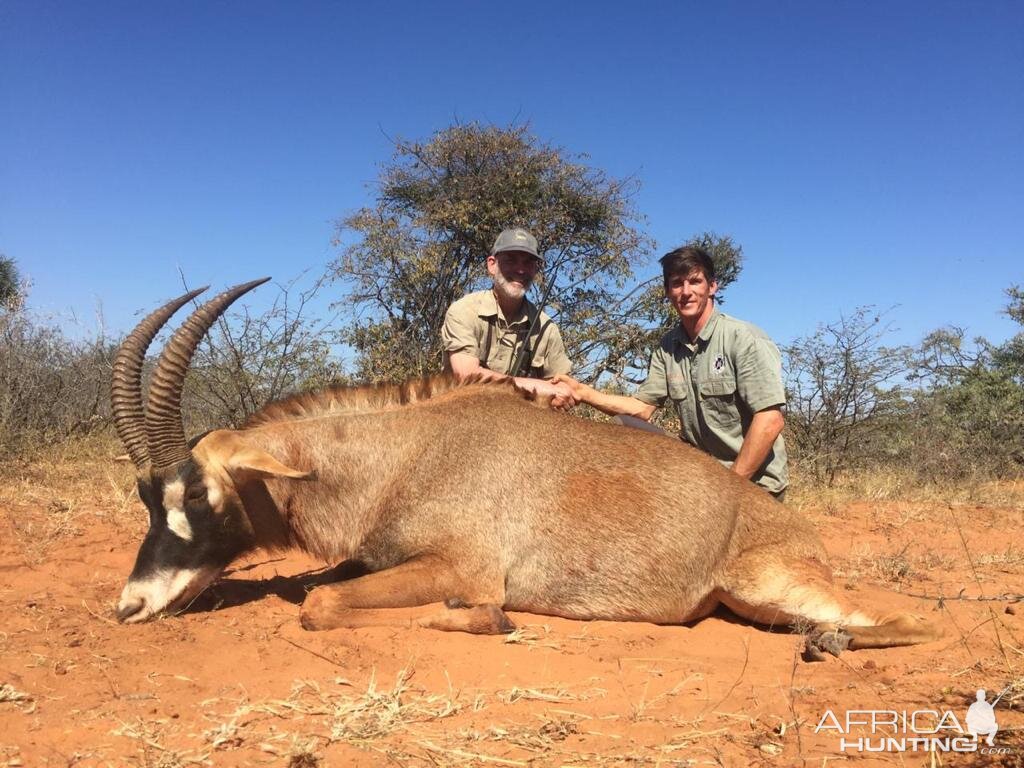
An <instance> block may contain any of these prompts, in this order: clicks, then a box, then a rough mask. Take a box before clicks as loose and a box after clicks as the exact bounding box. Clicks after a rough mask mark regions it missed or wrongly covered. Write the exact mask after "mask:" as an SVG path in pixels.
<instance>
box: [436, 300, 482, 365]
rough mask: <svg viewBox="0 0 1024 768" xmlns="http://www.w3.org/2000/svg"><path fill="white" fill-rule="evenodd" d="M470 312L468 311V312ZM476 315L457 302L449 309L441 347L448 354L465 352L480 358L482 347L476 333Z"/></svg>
mask: <svg viewBox="0 0 1024 768" xmlns="http://www.w3.org/2000/svg"><path fill="white" fill-rule="evenodd" d="M467 310H468V311H467ZM475 320H476V315H475V314H474V313H473V312H472V308H470V307H467V306H459V303H458V302H456V303H455V304H452V305H451V306H450V307H448V311H447V312H446V313H445V315H444V325H443V326H442V327H441V346H442V347H443V348H444V351H445V352H447V353H448V354H450V355H451V354H455V353H456V352H465V353H467V354H470V355H473V356H475V357H479V355H480V345H479V342H478V341H477V338H476V334H475V333H474V325H475V322H474V321H475Z"/></svg>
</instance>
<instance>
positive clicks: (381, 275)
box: [330, 124, 651, 381]
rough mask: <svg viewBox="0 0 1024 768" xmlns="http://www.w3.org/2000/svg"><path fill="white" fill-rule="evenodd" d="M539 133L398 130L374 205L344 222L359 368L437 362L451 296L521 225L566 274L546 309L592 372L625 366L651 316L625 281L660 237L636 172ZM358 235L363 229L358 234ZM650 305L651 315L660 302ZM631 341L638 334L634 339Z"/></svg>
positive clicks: (557, 273)
mask: <svg viewBox="0 0 1024 768" xmlns="http://www.w3.org/2000/svg"><path fill="white" fill-rule="evenodd" d="M583 159H584V158H581V157H572V156H569V155H567V154H566V153H565V152H564V151H563V150H562V149H559V148H557V147H553V146H551V145H549V144H546V143H544V142H541V141H540V140H538V139H537V138H536V137H534V136H533V135H532V134H531V133H530V132H529V130H528V127H527V126H514V127H509V128H499V127H494V126H484V125H479V124H469V125H456V126H453V127H450V128H447V129H445V130H442V131H440V132H438V133H436V134H434V135H433V136H432V137H431V138H430V139H429V140H428V141H426V142H423V143H421V142H405V141H398V142H396V144H395V152H394V156H393V157H392V158H391V161H390V162H389V163H388V164H386V165H385V166H384V167H383V169H382V170H381V174H380V179H379V182H378V186H379V192H378V195H377V199H376V203H375V205H374V206H373V207H370V208H364V209H362V210H359V211H356V212H355V213H353V214H351V215H350V216H347V217H346V218H344V219H343V220H341V221H340V222H339V223H338V225H337V236H336V240H335V242H336V244H337V245H338V246H339V247H340V248H341V253H340V255H339V257H338V258H337V259H336V260H334V261H333V262H332V263H331V265H330V270H331V272H332V275H333V277H334V279H335V280H337V281H338V282H340V283H341V284H342V285H343V286H344V288H345V289H346V295H345V299H344V300H343V304H344V305H345V306H347V307H348V308H349V309H351V310H352V317H351V320H350V322H349V324H348V325H347V326H346V327H345V328H344V329H343V331H342V334H341V341H344V342H345V343H348V344H350V345H351V346H352V347H353V348H354V349H355V350H356V353H357V358H356V366H357V371H356V375H357V378H360V379H362V380H369V381H385V380H398V379H403V378H407V377H409V376H415V375H422V374H425V373H430V372H433V371H436V370H438V369H439V367H440V364H441V348H440V331H441V326H442V324H443V322H444V314H445V311H446V310H447V308H448V306H449V305H450V304H451V303H452V302H453V301H455V300H456V299H458V298H459V297H461V296H462V295H463V294H465V293H466V292H467V291H470V290H474V289H477V288H479V287H481V286H483V285H485V284H486V272H485V270H484V268H483V265H484V257H485V255H486V254H487V252H488V250H489V249H490V247H491V244H492V243H493V241H494V238H495V237H496V236H497V234H498V232H500V231H501V230H502V229H504V228H506V227H510V226H523V227H526V228H528V229H529V230H530V231H531V232H533V234H534V235H535V236H536V237H537V240H538V243H539V246H540V249H541V251H542V252H543V254H544V256H545V265H544V271H543V275H542V276H541V277H540V278H539V279H538V283H539V284H540V285H539V286H538V289H539V288H540V287H541V286H543V285H544V283H543V281H544V280H551V281H553V282H554V285H553V288H552V291H551V294H550V297H549V300H548V304H547V307H546V310H547V311H548V313H549V314H551V315H552V316H553V317H554V319H555V320H556V322H557V323H558V324H559V327H560V328H561V329H562V332H563V337H564V338H565V342H566V346H567V349H568V352H569V356H570V358H571V359H572V360H573V361H574V363H575V365H576V371H577V373H578V374H579V375H581V376H582V377H584V378H596V375H598V373H599V372H600V371H602V370H604V369H606V368H614V367H615V362H614V359H615V358H619V357H621V356H622V355H623V354H624V352H623V345H622V344H621V343H618V342H617V341H615V340H616V339H618V338H620V337H623V338H626V339H636V338H639V334H638V333H637V331H636V330H635V328H636V327H637V326H639V325H642V324H643V323H645V322H646V323H649V322H650V317H649V316H648V315H644V314H643V313H640V314H638V313H636V312H631V311H630V308H631V307H632V306H634V305H642V304H643V300H644V291H643V290H642V289H639V290H635V291H632V292H625V293H624V288H625V286H626V285H627V284H629V283H630V282H631V281H632V280H633V279H634V270H635V269H636V268H637V267H638V266H640V265H642V264H644V262H645V259H646V257H647V255H648V253H649V251H650V248H651V242H650V240H649V238H647V237H646V236H645V235H644V234H642V233H641V231H640V230H639V229H638V224H639V223H640V217H639V215H638V214H637V212H636V210H635V208H634V207H633V205H632V203H631V199H630V198H631V195H632V193H633V191H634V190H635V188H636V183H635V181H634V180H632V179H625V180H617V179H611V178H609V177H608V176H607V175H605V174H604V173H602V172H601V171H599V170H595V169H593V168H590V167H588V166H586V165H585V164H584V163H583V162H582V160H583ZM353 236H354V237H353ZM648 314H649V313H648ZM626 346H628V344H627V345H626Z"/></svg>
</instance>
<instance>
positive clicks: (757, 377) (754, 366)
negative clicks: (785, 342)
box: [734, 333, 786, 413]
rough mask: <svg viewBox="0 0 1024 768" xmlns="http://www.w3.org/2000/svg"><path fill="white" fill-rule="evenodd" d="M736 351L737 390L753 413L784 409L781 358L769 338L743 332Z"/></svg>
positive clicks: (784, 395) (784, 391) (784, 394)
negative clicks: (782, 407) (770, 409)
mask: <svg viewBox="0 0 1024 768" xmlns="http://www.w3.org/2000/svg"><path fill="white" fill-rule="evenodd" d="M736 341H737V344H736V352H735V359H734V364H735V370H736V391H737V394H738V395H739V397H740V399H741V400H742V401H743V402H745V403H746V404H747V407H748V408H750V410H751V412H753V413H757V412H758V411H763V410H764V409H765V408H773V407H775V406H784V405H785V404H786V390H785V387H784V386H783V384H782V356H781V355H780V354H779V348H778V347H777V346H775V343H774V342H773V341H772V340H771V339H769V338H768V337H766V336H759V335H755V334H752V333H743V334H741V336H740V338H738V339H737V340H736Z"/></svg>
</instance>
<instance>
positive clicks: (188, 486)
mask: <svg viewBox="0 0 1024 768" xmlns="http://www.w3.org/2000/svg"><path fill="white" fill-rule="evenodd" d="M267 279H269V278H267ZM264 282H266V279H265V280H256V281H253V282H251V283H245V284H243V285H239V286H236V287H235V288H232V289H230V290H228V291H225V292H224V293H222V294H220V295H218V296H216V297H214V298H213V299H211V300H210V301H208V302H207V303H206V304H204V305H203V306H201V307H199V308H198V309H197V310H196V311H195V312H193V313H192V315H191V316H190V317H189V318H188V320H186V321H185V323H184V324H183V325H182V326H181V327H180V328H179V329H178V330H177V331H176V332H175V334H174V336H172V337H171V340H170V341H169V342H168V343H167V346H166V347H165V348H164V351H163V354H161V356H160V359H159V361H158V362H157V364H156V368H155V369H154V371H153V376H152V379H151V381H150V385H149V399H148V402H147V403H146V405H145V409H143V402H142V399H143V398H142V365H143V361H144V360H145V355H146V348H147V347H148V346H149V344H150V342H152V340H153V337H154V336H155V335H156V334H157V332H158V331H159V330H160V328H161V327H162V326H163V325H164V324H165V323H166V322H167V320H168V319H170V317H171V315H173V314H174V313H175V312H176V311H177V310H178V309H179V308H181V307H182V306H183V305H184V304H185V303H187V302H188V301H190V300H191V299H192V298H194V297H195V296H196V295H198V294H199V293H201V292H202V291H203V290H205V289H199V290H197V291H192V292H190V293H187V294H185V295H184V296H180V297H178V298H177V299H175V300H174V301H171V302H169V303H168V304H166V305H165V306H163V307H161V308H160V309H158V310H156V311H155V312H153V313H152V314H151V315H149V316H148V317H147V318H146V319H145V320H143V321H142V322H141V323H139V325H138V327H136V328H135V330H134V331H132V333H131V334H129V335H128V337H127V338H126V339H125V341H124V343H123V344H122V345H121V348H120V349H119V350H118V353H117V357H116V358H115V360H114V376H113V382H112V386H111V403H112V406H113V414H114V424H115V426H116V428H117V433H118V436H119V437H120V438H121V441H122V442H123V443H124V445H125V448H127V450H128V455H129V457H130V458H131V460H132V461H133V462H134V464H135V466H136V468H137V469H138V489H139V497H140V498H141V499H142V501H143V503H144V504H145V505H146V509H147V510H149V531H148V532H147V533H146V537H145V539H144V540H143V542H142V546H141V547H140V548H139V553H138V555H137V556H136V559H135V567H134V569H133V570H132V573H131V576H130V577H129V579H128V583H127V585H126V586H125V588H124V591H123V592H122V594H121V600H120V603H119V605H118V609H117V617H118V619H119V620H120V621H123V622H139V621H144V620H146V619H148V618H150V617H152V616H155V615H156V614H158V613H160V612H162V611H172V610H177V609H180V608H182V607H184V606H186V605H187V604H188V603H189V602H190V601H191V600H192V599H193V598H195V596H196V595H198V594H199V593H200V592H201V591H202V590H203V589H204V588H205V587H206V586H207V585H208V584H209V583H210V582H211V581H213V580H214V579H215V578H216V577H217V575H218V574H220V572H221V571H222V570H224V568H225V567H226V566H227V565H228V564H229V563H230V562H231V561H232V560H234V559H235V558H236V557H237V556H238V555H240V554H242V553H243V552H245V551H246V550H248V549H250V548H252V546H253V534H252V531H251V528H250V526H249V525H248V522H247V520H246V518H245V515H244V511H243V509H242V506H241V504H240V503H239V502H238V498H237V496H235V495H234V494H233V493H231V494H226V493H225V492H224V490H225V489H224V488H222V487H221V485H220V483H218V482H215V481H212V478H211V477H209V476H207V474H206V473H205V472H204V469H203V466H202V465H201V463H200V462H198V461H197V460H196V457H195V456H193V453H192V449H191V448H190V447H189V445H188V443H187V442H186V440H185V433H184V428H183V426H182V422H181V390H182V386H183V384H184V381H185V374H186V372H187V371H188V366H189V363H190V361H191V360H192V355H193V354H194V353H195V349H196V346H197V345H198V344H199V341H200V339H202V337H203V335H204V334H205V333H206V331H207V330H208V329H209V327H210V326H211V325H212V324H213V322H214V321H215V320H216V319H217V318H218V317H220V315H221V314H222V313H223V312H224V311H225V310H226V309H227V308H228V306H229V305H230V304H231V303H232V302H233V301H234V300H235V299H237V298H238V297H239V296H241V295H242V294H244V293H246V292H247V291H249V290H251V289H253V288H255V287H256V286H257V285H260V284H261V283H264Z"/></svg>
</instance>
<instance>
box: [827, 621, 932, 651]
mask: <svg viewBox="0 0 1024 768" xmlns="http://www.w3.org/2000/svg"><path fill="white" fill-rule="evenodd" d="M843 636H845V639H844V637H843ZM941 637H942V630H940V629H939V628H938V627H937V626H936V625H935V624H933V623H932V622H930V621H928V620H927V619H926V618H924V617H923V616H917V615H916V614H912V613H897V614H893V615H892V616H887V617H885V618H884V619H882V620H881V621H880V622H879V623H877V624H874V625H870V626H857V625H847V626H841V627H837V626H835V625H834V624H828V623H824V624H819V625H818V626H817V627H816V628H815V631H814V632H812V633H811V634H810V635H809V636H808V642H810V643H813V644H815V645H817V646H818V647H819V648H821V649H822V650H827V651H829V652H830V653H833V655H838V654H837V653H835V652H834V651H833V650H832V648H831V647H829V646H831V645H833V644H838V646H841V647H839V648H838V650H845V649H846V648H849V649H850V650H851V651H859V650H862V649H864V648H895V647H898V646H901V645H918V644H919V643H930V642H932V641H933V640H938V639H940V638H941Z"/></svg>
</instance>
